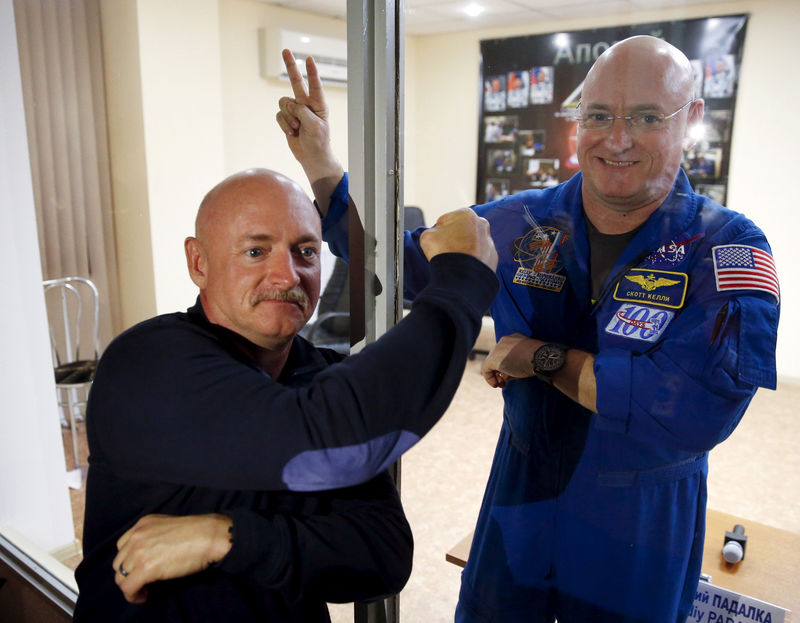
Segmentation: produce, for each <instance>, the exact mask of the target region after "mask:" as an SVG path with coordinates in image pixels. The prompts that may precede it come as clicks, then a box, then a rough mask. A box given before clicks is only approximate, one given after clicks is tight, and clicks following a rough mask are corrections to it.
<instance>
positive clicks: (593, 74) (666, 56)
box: [583, 35, 694, 103]
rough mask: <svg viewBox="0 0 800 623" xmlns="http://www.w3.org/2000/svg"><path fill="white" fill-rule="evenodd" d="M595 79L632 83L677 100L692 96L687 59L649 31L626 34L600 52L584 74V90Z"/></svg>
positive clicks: (691, 73)
mask: <svg viewBox="0 0 800 623" xmlns="http://www.w3.org/2000/svg"><path fill="white" fill-rule="evenodd" d="M598 80H603V81H605V80H614V81H615V82H617V83H624V84H631V85H636V86H637V88H640V89H645V90H649V91H652V92H654V93H658V94H659V95H660V96H661V97H664V96H667V97H671V96H674V97H675V98H676V101H678V100H680V101H681V103H683V102H685V101H688V100H690V99H692V98H693V97H694V73H693V71H692V64H691V63H690V62H689V59H688V58H686V55H685V54H684V53H683V52H681V51H680V50H679V49H678V48H676V47H675V46H674V45H672V44H670V43H667V42H666V41H664V40H663V39H659V38H658V37H652V36H650V35H637V36H635V37H629V38H628V39H624V40H622V41H620V42H618V43H615V44H614V45H612V46H611V47H610V48H608V49H607V50H606V51H605V52H603V53H602V54H601V55H600V56H599V57H598V58H597V61H595V63H594V65H593V66H592V68H591V69H590V70H589V73H588V74H587V75H586V81H585V82H584V86H583V91H584V93H585V92H586V91H589V92H591V90H592V88H593V87H594V86H595V84H596V82H597V81H598Z"/></svg>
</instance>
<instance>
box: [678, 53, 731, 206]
mask: <svg viewBox="0 0 800 623" xmlns="http://www.w3.org/2000/svg"><path fill="white" fill-rule="evenodd" d="M691 62H692V68H693V69H694V81H695V93H697V94H698V95H699V96H700V97H702V98H703V100H704V101H705V115H704V116H703V123H702V126H701V128H700V131H699V132H698V135H697V136H696V137H695V144H694V145H693V146H692V148H691V149H687V150H685V151H684V153H683V162H682V163H681V166H682V167H683V170H684V171H686V174H687V175H688V176H689V180H690V181H691V182H692V186H693V187H694V189H695V191H696V192H698V193H700V194H701V195H705V196H707V197H709V198H711V199H713V200H714V201H716V202H717V203H721V204H724V203H725V199H726V195H727V188H726V186H727V185H726V184H725V183H724V182H721V181H720V178H721V177H722V169H723V165H725V169H726V170H727V162H725V157H724V152H725V146H726V145H729V144H730V140H731V126H732V123H733V110H731V109H730V108H726V107H725V106H726V102H727V101H728V100H729V99H730V98H731V97H732V96H733V94H734V88H735V85H736V59H735V57H734V55H733V54H720V55H718V56H716V57H712V58H707V59H706V60H705V61H701V60H697V59H693V60H692V61H691ZM719 106H722V108H720V107H719Z"/></svg>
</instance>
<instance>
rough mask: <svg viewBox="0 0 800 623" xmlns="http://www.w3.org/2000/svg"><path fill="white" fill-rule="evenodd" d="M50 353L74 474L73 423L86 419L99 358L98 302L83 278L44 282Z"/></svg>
mask: <svg viewBox="0 0 800 623" xmlns="http://www.w3.org/2000/svg"><path fill="white" fill-rule="evenodd" d="M42 285H43V286H44V294H45V304H46V305H47V317H48V323H49V325H50V349H51V352H52V356H53V372H54V375H55V381H56V391H57V394H58V406H59V407H60V408H61V409H62V411H63V412H64V413H66V418H65V417H63V415H62V418H61V419H62V424H67V423H68V426H69V429H70V431H71V434H72V449H73V452H74V457H75V466H74V469H75V470H79V469H80V466H79V463H78V435H77V429H76V426H75V422H76V421H77V420H79V419H82V418H83V417H85V415H86V397H87V396H88V392H89V386H90V385H91V384H92V380H93V379H94V371H95V369H96V368H97V360H98V358H99V356H100V327H99V321H100V302H99V295H98V292H97V286H95V284H94V283H93V282H92V281H91V280H90V279H86V278H84V277H63V278H61V279H48V280H46V281H44V282H43V284H42Z"/></svg>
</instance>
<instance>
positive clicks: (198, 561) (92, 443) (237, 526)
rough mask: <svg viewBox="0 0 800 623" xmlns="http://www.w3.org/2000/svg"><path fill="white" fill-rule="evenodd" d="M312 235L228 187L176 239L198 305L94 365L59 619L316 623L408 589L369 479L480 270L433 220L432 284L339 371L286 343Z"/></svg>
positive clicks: (481, 240) (308, 211)
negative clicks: (78, 526)
mask: <svg viewBox="0 0 800 623" xmlns="http://www.w3.org/2000/svg"><path fill="white" fill-rule="evenodd" d="M320 231H321V226H320V219H319V216H318V214H317V212H316V210H315V208H314V206H313V204H312V203H311V201H310V200H309V199H308V198H307V196H306V195H305V194H304V193H303V192H302V190H301V189H300V188H299V187H298V186H297V185H296V184H295V183H294V182H292V181H291V180H289V179H287V178H285V177H283V176H281V175H280V174H277V173H275V172H272V171H266V170H249V171H245V172H242V173H239V174H236V175H234V176H231V177H230V178H228V179H226V180H224V181H223V182H221V183H220V184H219V185H218V186H216V187H215V188H214V189H212V191H211V192H210V193H209V194H208V195H207V196H206V198H205V199H204V200H203V203H202V204H201V206H200V210H199V211H198V216H197V222H196V235H195V236H194V237H190V238H187V240H186V244H185V247H186V257H187V263H188V267H189V273H190V276H191V278H192V280H193V281H194V283H195V284H196V285H197V286H198V287H199V289H200V296H199V299H198V301H197V303H196V304H195V305H194V306H193V307H192V308H190V309H189V310H188V311H187V312H186V313H175V314H166V315H162V316H158V317H156V318H152V319H150V320H148V321H145V322H143V323H140V324H139V325H137V326H135V327H133V328H131V329H129V330H127V331H125V332H124V333H122V334H121V335H120V336H118V337H117V338H116V339H115V340H114V341H113V342H112V343H111V344H110V345H109V346H108V348H107V349H106V351H105V353H104V354H103V357H102V359H101V361H100V364H99V366H98V369H97V374H96V377H95V381H94V385H93V388H92V391H91V395H90V398H89V406H88V413H87V431H88V437H89V448H90V466H89V476H88V480H87V490H86V515H85V523H84V539H83V545H84V560H83V562H82V563H81V564H80V566H79V567H78V569H77V571H76V578H77V581H78V585H79V588H80V596H79V598H78V603H77V606H76V610H75V619H74V620H75V621H79V622H80V621H148V622H151V621H192V622H196V621H237V622H242V621H287V622H288V621H297V622H301V621H302V622H303V623H313V622H317V621H328V620H329V617H328V612H327V608H326V605H325V604H326V602H349V601H356V600H365V599H372V598H377V597H380V596H383V595H386V594H391V593H394V592H397V591H399V590H400V589H401V588H402V586H403V585H404V584H405V581H406V580H407V578H408V575H409V573H410V569H411V555H412V539H411V532H410V529H409V527H408V524H407V522H406V519H405V516H404V514H403V510H402V507H401V505H400V500H399V497H398V494H397V491H396V489H395V488H394V486H393V484H392V483H391V480H390V479H389V477H388V475H387V474H386V472H385V471H384V470H385V468H386V467H387V466H388V465H390V464H391V463H392V462H393V461H394V460H395V459H397V457H398V456H400V454H402V452H404V451H405V450H407V449H408V448H409V447H410V446H411V445H413V444H414V443H415V442H416V441H417V440H419V438H420V437H422V436H423V435H424V434H425V433H426V432H427V431H428V430H430V428H431V427H432V426H433V425H434V424H435V423H436V421H437V420H438V418H439V417H440V416H441V414H442V413H443V412H444V410H445V409H446V407H447V405H448V403H449V401H450V399H451V398H452V395H453V393H454V391H455V389H456V388H457V386H458V383H459V381H460V379H461V375H462V372H463V368H464V363H465V360H466V357H467V355H468V354H469V352H470V349H471V346H472V344H473V343H474V340H475V338H476V336H477V333H478V331H479V328H480V323H481V316H482V314H483V312H484V311H485V310H486V308H487V307H488V305H489V303H490V302H491V300H492V298H493V297H494V295H495V293H496V291H497V281H496V278H495V277H494V268H495V266H496V262H497V255H496V252H495V250H494V246H493V244H492V242H491V238H490V236H489V230H488V226H487V224H486V222H485V221H483V220H482V219H479V218H478V217H477V216H475V215H474V213H472V212H471V211H469V210H460V211H457V212H454V213H450V214H448V215H445V216H443V217H442V218H441V219H440V221H439V223H438V224H437V227H434V228H433V229H432V230H430V232H428V233H427V234H426V235H425V238H424V241H423V243H422V244H423V247H424V249H425V253H426V255H427V257H428V258H429V260H430V267H431V274H432V278H431V284H430V286H429V287H428V288H427V289H426V290H425V291H424V292H423V293H422V294H421V295H420V296H419V297H418V298H417V301H416V303H415V305H414V308H413V309H412V310H411V312H410V314H409V315H408V317H407V318H406V319H404V320H403V321H402V322H401V323H399V324H398V325H397V327H395V328H393V329H392V330H390V331H389V332H387V334H386V335H384V336H383V337H382V338H380V339H379V340H377V341H376V342H375V343H374V344H371V345H370V346H368V347H366V348H365V349H364V350H363V351H362V352H361V353H359V354H357V355H354V356H352V357H349V358H348V359H347V360H345V361H341V362H340V360H341V356H339V355H337V354H336V353H334V352H333V351H330V350H326V349H318V348H315V347H314V346H313V345H311V344H310V343H308V342H307V341H305V340H304V339H303V338H301V337H299V336H298V335H297V334H298V332H299V331H300V329H301V328H302V327H303V326H304V325H305V323H306V322H307V321H308V319H309V318H310V316H311V315H312V313H313V310H314V307H315V305H316V302H317V299H318V297H319V290H320V265H319V253H320V247H321V244H322V243H321V234H320ZM412 358H413V361H414V365H413V366H408V365H405V362H406V361H411V360H412Z"/></svg>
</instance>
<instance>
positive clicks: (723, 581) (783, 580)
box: [445, 509, 800, 621]
mask: <svg viewBox="0 0 800 623" xmlns="http://www.w3.org/2000/svg"><path fill="white" fill-rule="evenodd" d="M736 524H741V525H742V526H744V529H745V536H747V547H746V549H745V555H744V560H742V561H741V562H739V563H736V564H730V563H727V562H725V559H724V558H723V557H722V545H723V543H724V541H725V532H726V531H729V532H732V531H733V526H734V525H736ZM471 543H472V534H469V535H468V536H466V537H465V538H463V539H462V540H461V541H459V542H458V543H457V544H456V545H455V546H453V548H452V549H451V550H450V551H449V552H447V554H446V555H445V558H446V559H447V561H448V562H451V563H453V564H455V565H458V566H459V567H463V566H464V565H465V564H466V563H467V557H468V556H469V548H470V544H471ZM703 573H706V574H708V575H710V576H711V583H712V584H715V585H717V586H721V587H723V588H727V589H728V590H731V591H734V592H737V593H740V594H742V595H748V596H749V597H755V598H756V599H760V600H761V601H766V602H769V603H771V604H775V605H776V606H780V607H782V608H787V609H789V610H791V611H792V613H793V615H794V617H796V618H795V619H794V620H797V621H800V615H798V614H797V613H800V534H795V533H794V532H788V531H787V530H780V529H778V528H773V527H771V526H765V525H764V524H760V523H757V522H755V521H749V520H747V519H742V518H741V517H735V516H734V515H728V514H726V513H720V512H718V511H714V510H711V509H709V510H708V511H707V512H706V539H705V547H704V550H703Z"/></svg>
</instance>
